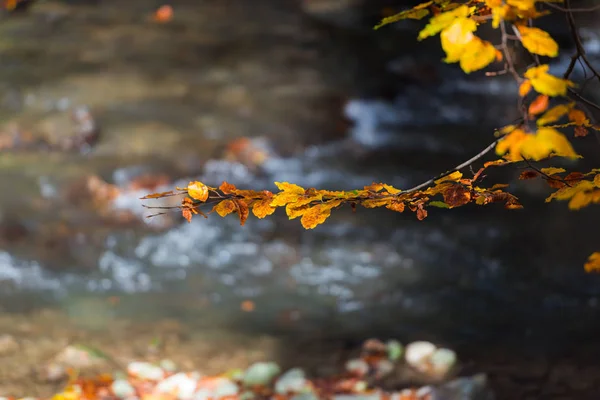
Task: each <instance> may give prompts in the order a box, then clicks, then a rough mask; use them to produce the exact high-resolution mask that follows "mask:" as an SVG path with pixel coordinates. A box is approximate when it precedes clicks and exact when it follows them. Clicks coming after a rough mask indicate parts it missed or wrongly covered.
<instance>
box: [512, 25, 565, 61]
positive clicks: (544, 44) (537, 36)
mask: <svg viewBox="0 0 600 400" xmlns="http://www.w3.org/2000/svg"><path fill="white" fill-rule="evenodd" d="M518 30H519V33H520V34H521V42H522V43H523V47H525V48H526V49H527V50H529V52H530V53H533V54H539V55H540V56H548V57H556V56H557V55H558V44H557V43H556V42H555V41H554V39H552V37H551V36H550V34H549V33H548V32H546V31H544V30H541V29H539V28H533V27H527V26H523V25H521V26H518Z"/></svg>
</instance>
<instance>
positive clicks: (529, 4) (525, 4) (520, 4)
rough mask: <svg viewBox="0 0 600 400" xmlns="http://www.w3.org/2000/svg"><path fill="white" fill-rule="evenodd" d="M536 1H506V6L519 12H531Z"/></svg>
mask: <svg viewBox="0 0 600 400" xmlns="http://www.w3.org/2000/svg"><path fill="white" fill-rule="evenodd" d="M536 1H537V0H506V4H508V5H511V6H513V7H517V8H518V9H520V10H531V9H535V2H536Z"/></svg>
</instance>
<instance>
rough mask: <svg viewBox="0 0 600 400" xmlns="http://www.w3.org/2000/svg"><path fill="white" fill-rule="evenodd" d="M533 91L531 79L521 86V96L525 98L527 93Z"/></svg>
mask: <svg viewBox="0 0 600 400" xmlns="http://www.w3.org/2000/svg"><path fill="white" fill-rule="evenodd" d="M530 91H531V81H530V80H529V79H525V80H524V81H523V83H521V84H520V85H519V96H521V97H525V96H527V93H529V92H530Z"/></svg>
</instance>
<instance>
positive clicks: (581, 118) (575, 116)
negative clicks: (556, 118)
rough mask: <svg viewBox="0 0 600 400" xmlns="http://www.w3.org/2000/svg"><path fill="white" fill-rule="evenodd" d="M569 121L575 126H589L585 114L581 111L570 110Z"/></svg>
mask: <svg viewBox="0 0 600 400" xmlns="http://www.w3.org/2000/svg"><path fill="white" fill-rule="evenodd" d="M569 121H571V122H573V123H575V125H580V126H581V125H589V123H590V120H589V119H588V118H587V117H586V116H585V113H584V112H583V111H581V110H576V109H572V110H571V111H569Z"/></svg>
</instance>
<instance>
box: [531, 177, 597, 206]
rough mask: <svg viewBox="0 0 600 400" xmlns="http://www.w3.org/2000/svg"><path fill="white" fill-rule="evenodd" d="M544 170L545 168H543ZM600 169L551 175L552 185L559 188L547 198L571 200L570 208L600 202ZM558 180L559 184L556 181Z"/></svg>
mask: <svg viewBox="0 0 600 400" xmlns="http://www.w3.org/2000/svg"><path fill="white" fill-rule="evenodd" d="M542 171H543V170H542ZM599 173H600V169H594V170H592V171H590V172H588V173H587V174H581V173H575V172H574V173H571V174H569V175H567V176H566V177H564V178H562V177H561V176H560V174H553V175H551V177H552V180H554V181H555V182H553V183H552V184H551V185H554V186H558V190H557V191H556V192H554V193H552V194H551V195H550V196H548V198H547V199H546V202H550V201H552V200H569V209H571V210H579V209H581V208H583V207H586V206H588V205H590V204H592V203H595V204H599V203H600V174H599ZM556 182H558V184H557V183H556Z"/></svg>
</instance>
